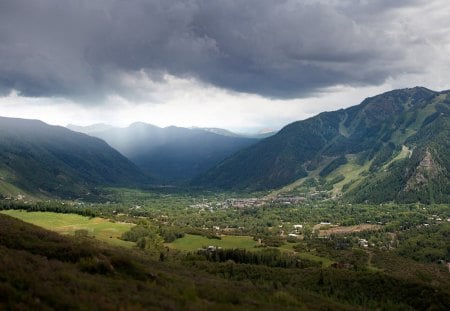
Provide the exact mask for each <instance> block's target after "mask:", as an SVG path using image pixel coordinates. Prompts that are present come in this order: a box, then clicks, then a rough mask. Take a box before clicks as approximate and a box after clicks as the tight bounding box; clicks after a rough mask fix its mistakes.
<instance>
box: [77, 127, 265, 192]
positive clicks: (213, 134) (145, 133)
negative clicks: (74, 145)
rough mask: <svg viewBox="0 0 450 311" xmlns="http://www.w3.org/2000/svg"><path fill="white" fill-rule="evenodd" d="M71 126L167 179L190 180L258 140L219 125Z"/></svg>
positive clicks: (163, 179) (152, 173)
mask: <svg viewBox="0 0 450 311" xmlns="http://www.w3.org/2000/svg"><path fill="white" fill-rule="evenodd" d="M68 128H69V129H72V130H74V131H78V132H82V133H86V134H88V135H92V136H95V137H98V138H101V139H103V140H105V141H106V142H107V143H108V144H109V145H111V146H112V147H113V148H115V149H117V150H118V151H120V152H121V153H122V154H123V155H125V156H126V157H128V159H130V160H131V161H133V162H134V163H135V164H136V165H137V166H139V167H140V168H141V169H142V170H143V171H144V172H146V173H148V174H150V175H152V176H154V177H155V178H156V179H157V180H158V181H160V182H167V183H182V182H187V181H189V180H190V179H192V178H193V177H195V176H197V175H199V174H201V173H204V172H206V171H207V170H208V169H210V168H211V167H213V166H214V165H216V164H217V163H219V162H220V161H222V160H224V159H225V158H227V157H228V156H230V155H232V154H233V153H235V152H237V151H238V150H241V149H243V148H245V147H248V146H250V145H252V144H255V143H256V142H257V141H258V139H256V138H248V137H244V136H242V135H239V134H235V133H233V132H230V131H227V130H224V129H218V128H182V127H175V126H169V127H165V128H160V127H157V126H154V125H151V124H146V123H134V124H132V125H130V126H129V127H126V128H117V127H111V126H108V125H104V124H97V125H92V126H88V127H81V126H75V125H68Z"/></svg>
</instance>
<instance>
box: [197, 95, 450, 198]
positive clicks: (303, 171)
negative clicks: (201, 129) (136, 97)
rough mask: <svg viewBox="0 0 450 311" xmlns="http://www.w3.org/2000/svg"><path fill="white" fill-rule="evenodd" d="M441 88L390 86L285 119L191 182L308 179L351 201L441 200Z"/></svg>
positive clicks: (449, 193)
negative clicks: (356, 100) (349, 103)
mask: <svg viewBox="0 0 450 311" xmlns="http://www.w3.org/2000/svg"><path fill="white" fill-rule="evenodd" d="M449 94H450V92H448V91H447V92H434V91H431V90H428V89H426V88H422V87H416V88H412V89H402V90H395V91H391V92H387V93H384V94H381V95H378V96H375V97H371V98H367V99H366V100H364V101H363V102H362V103H361V104H360V105H358V106H354V107H351V108H348V109H345V110H344V109H341V110H338V111H334V112H324V113H321V114H319V115H317V116H315V117H312V118H310V119H307V120H304V121H298V122H295V123H292V124H289V125H288V126H286V127H285V128H283V129H282V130H281V131H280V132H279V133H277V134H276V135H274V136H272V137H269V138H267V139H264V140H262V141H260V142H259V143H257V144H255V145H254V146H251V147H249V148H247V149H245V150H242V151H240V152H238V153H236V154H234V155H233V156H231V157H230V158H228V159H226V160H225V161H223V162H221V163H220V164H219V165H217V166H216V167H215V168H213V169H211V170H210V171H208V172H207V173H206V174H204V175H202V176H201V177H199V178H197V179H196V180H195V182H194V184H196V185H202V186H207V185H212V186H214V187H217V188H223V189H242V190H243V189H245V190H264V189H273V188H277V187H281V186H284V185H287V184H290V183H292V182H294V181H296V180H299V179H302V178H303V179H304V181H310V180H311V178H312V179H314V182H316V183H319V184H327V185H328V186H329V187H331V188H333V193H334V195H340V194H342V193H345V194H346V195H347V197H349V198H351V200H355V201H370V202H377V203H378V202H383V201H391V200H396V201H404V202H416V201H422V202H449V201H450V181H449V180H450V157H449V153H448V150H450V95H449ZM298 184H299V185H301V183H298Z"/></svg>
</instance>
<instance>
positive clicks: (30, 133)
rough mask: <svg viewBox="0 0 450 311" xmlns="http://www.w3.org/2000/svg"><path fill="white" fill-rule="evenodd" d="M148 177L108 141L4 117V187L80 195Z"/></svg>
mask: <svg viewBox="0 0 450 311" xmlns="http://www.w3.org/2000/svg"><path fill="white" fill-rule="evenodd" d="M148 181H149V178H148V177H146V176H145V175H144V174H143V173H141V171H140V170H139V169H138V168H137V167H136V166H135V165H134V164H133V163H131V162H130V161H129V160H128V159H127V158H125V157H124V156H123V155H121V154H120V153H119V152H117V151H116V150H114V149H113V148H111V147H110V146H109V145H108V144H106V143H105V142H104V141H103V140H101V139H98V138H94V137H90V136H88V135H85V134H81V133H76V132H73V131H70V130H68V129H66V128H64V127H59V126H50V125H48V124H45V123H43V122H41V121H36V120H24V119H13V118H3V117H0V184H1V185H2V187H0V189H1V190H3V191H2V192H3V193H4V194H6V195H7V194H8V193H7V192H8V188H13V189H21V190H24V191H26V192H28V193H34V194H43V195H52V196H53V195H56V196H62V197H77V196H84V195H87V194H89V193H90V192H91V191H92V190H93V189H94V188H95V187H96V186H119V185H123V186H125V185H126V186H137V185H141V184H143V183H147V182H148Z"/></svg>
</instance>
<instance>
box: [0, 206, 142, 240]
mask: <svg viewBox="0 0 450 311" xmlns="http://www.w3.org/2000/svg"><path fill="white" fill-rule="evenodd" d="M1 213H3V214H6V215H9V216H12V217H15V218H18V219H20V220H23V221H25V222H28V223H32V224H34V225H36V226H39V227H42V228H45V229H48V230H51V231H55V232H58V233H60V234H69V235H74V233H75V231H76V230H80V229H85V230H87V231H88V232H89V235H90V236H94V237H95V238H96V239H98V240H100V241H104V242H106V243H109V244H112V245H116V246H124V247H132V246H133V245H134V243H132V242H127V241H123V240H120V239H119V238H120V236H121V235H122V234H123V233H124V232H126V231H128V230H130V228H131V227H132V226H133V224H128V223H113V222H110V221H109V220H107V219H104V218H98V217H96V218H89V217H84V216H80V215H75V214H59V213H51V212H26V211H20V210H8V211H2V212H1Z"/></svg>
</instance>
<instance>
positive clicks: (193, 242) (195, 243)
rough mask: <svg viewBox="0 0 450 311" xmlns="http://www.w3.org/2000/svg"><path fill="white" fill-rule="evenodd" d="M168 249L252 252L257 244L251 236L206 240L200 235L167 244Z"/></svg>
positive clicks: (185, 237) (190, 235)
mask: <svg viewBox="0 0 450 311" xmlns="http://www.w3.org/2000/svg"><path fill="white" fill-rule="evenodd" d="M167 245H168V246H169V247H170V248H174V249H178V250H182V251H196V250H197V249H199V248H202V247H208V246H210V245H211V246H217V247H222V248H243V249H247V250H254V249H255V246H257V242H256V241H255V240H253V238H252V237H251V236H232V235H226V236H222V237H221V239H220V240H219V239H208V238H207V237H204V236H200V235H192V234H186V235H185V236H184V237H182V238H180V239H177V240H175V241H174V242H172V243H169V244H167Z"/></svg>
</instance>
